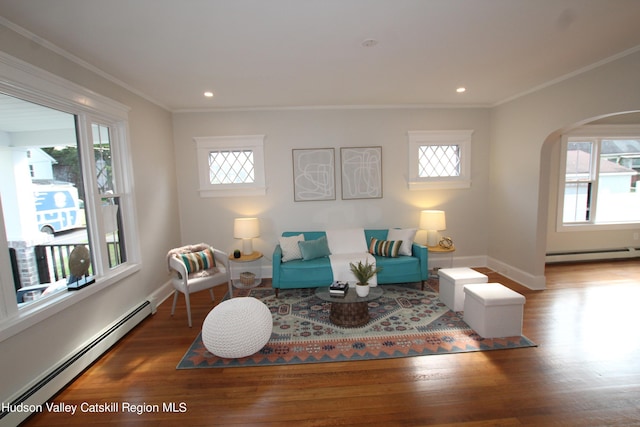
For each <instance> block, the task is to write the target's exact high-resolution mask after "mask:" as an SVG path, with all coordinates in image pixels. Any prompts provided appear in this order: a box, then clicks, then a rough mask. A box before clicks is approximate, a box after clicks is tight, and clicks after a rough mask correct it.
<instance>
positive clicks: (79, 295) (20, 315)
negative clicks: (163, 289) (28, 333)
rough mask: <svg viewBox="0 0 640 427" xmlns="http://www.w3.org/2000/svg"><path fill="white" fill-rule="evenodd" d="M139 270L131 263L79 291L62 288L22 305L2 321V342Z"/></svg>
mask: <svg viewBox="0 0 640 427" xmlns="http://www.w3.org/2000/svg"><path fill="white" fill-rule="evenodd" d="M139 270H140V265H139V264H134V265H129V266H126V267H124V268H122V269H121V270H119V271H118V272H117V273H115V274H112V275H110V276H108V277H103V278H101V279H97V280H96V282H95V283H94V284H92V285H89V286H87V287H86V288H83V289H80V290H77V291H66V290H62V291H59V292H56V293H54V294H52V295H51V296H49V297H46V298H42V299H41V300H38V301H34V302H32V303H30V304H28V305H26V306H23V307H21V308H20V309H19V310H18V311H17V312H16V313H15V314H14V315H12V316H9V317H7V318H5V319H4V320H3V321H2V322H1V323H0V342H2V341H4V340H6V339H8V338H11V337H12V336H14V335H17V334H19V333H20V332H22V331H24V330H26V329H28V328H30V327H32V326H34V325H36V324H38V323H40V322H42V321H44V320H46V319H48V318H50V317H51V316H54V315H55V314H57V313H60V312H61V311H64V310H66V309H67V308H69V307H71V306H73V305H75V304H78V303H80V302H82V301H84V300H85V299H87V298H89V297H90V296H92V295H94V294H97V293H98V292H100V291H102V290H104V289H106V288H108V287H109V286H111V285H113V284H115V283H118V282H120V281H121V280H123V279H124V278H126V277H128V276H130V275H132V274H134V273H135V272H137V271H139Z"/></svg>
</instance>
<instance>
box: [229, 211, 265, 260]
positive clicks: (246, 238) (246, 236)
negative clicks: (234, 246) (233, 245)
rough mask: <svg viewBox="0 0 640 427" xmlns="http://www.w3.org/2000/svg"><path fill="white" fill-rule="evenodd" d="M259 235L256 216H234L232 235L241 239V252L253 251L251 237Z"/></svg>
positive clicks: (248, 252) (249, 252)
mask: <svg viewBox="0 0 640 427" xmlns="http://www.w3.org/2000/svg"><path fill="white" fill-rule="evenodd" d="M258 236H260V223H259V221H258V218H236V219H235V220H234V222H233V237H235V238H236V239H242V254H243V255H251V254H252V253H253V241H252V240H251V239H253V238H254V237H258Z"/></svg>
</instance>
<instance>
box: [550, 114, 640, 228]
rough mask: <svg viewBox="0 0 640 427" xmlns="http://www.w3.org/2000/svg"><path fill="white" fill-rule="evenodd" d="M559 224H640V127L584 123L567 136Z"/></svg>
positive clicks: (561, 181) (561, 163) (578, 225)
mask: <svg viewBox="0 0 640 427" xmlns="http://www.w3.org/2000/svg"><path fill="white" fill-rule="evenodd" d="M560 165H561V170H560V180H559V182H560V189H559V191H558V194H559V200H558V229H559V230H564V231H567V230H584V229H587V228H594V227H597V228H600V229H614V228H625V227H628V226H629V224H638V223H640V184H638V181H639V180H640V175H639V173H640V128H638V127H628V126H622V127H620V126H585V127H584V128H582V129H580V130H578V131H575V132H573V133H570V134H567V135H564V136H563V138H562V157H561V162H560Z"/></svg>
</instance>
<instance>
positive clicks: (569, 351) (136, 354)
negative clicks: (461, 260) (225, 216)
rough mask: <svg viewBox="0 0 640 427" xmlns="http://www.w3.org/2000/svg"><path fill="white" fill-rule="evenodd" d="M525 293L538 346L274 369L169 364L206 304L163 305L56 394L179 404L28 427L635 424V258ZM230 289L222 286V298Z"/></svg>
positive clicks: (639, 366)
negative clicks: (189, 312) (189, 314)
mask: <svg viewBox="0 0 640 427" xmlns="http://www.w3.org/2000/svg"><path fill="white" fill-rule="evenodd" d="M480 270H481V271H483V272H486V273H488V274H489V281H490V282H492V281H495V282H501V283H503V284H505V285H507V286H509V287H511V288H512V289H514V290H516V291H518V292H520V293H522V294H524V295H525V296H526V298H527V302H526V304H525V308H524V326H523V333H524V335H526V336H527V337H528V338H530V339H531V340H533V341H535V342H536V343H537V344H538V345H539V346H538V347H536V348H526V349H513V350H499V351H491V352H477V353H464V354H452V355H438V356H424V357H411V358H403V359H387V360H379V361H366V362H340V363H325V364H311V365H289V366H274V367H246V368H224V369H201V370H176V369H175V367H176V365H177V363H178V361H179V360H180V358H181V357H182V355H183V354H184V353H185V351H186V350H187V348H188V347H189V345H190V344H191V342H192V341H193V339H194V338H195V337H196V335H197V334H198V332H199V330H200V325H201V324H202V321H203V320H204V318H205V316H206V315H207V313H208V312H209V310H210V309H211V308H212V306H213V303H211V301H210V299H209V298H208V293H207V292H201V293H200V294H196V295H194V296H193V299H192V309H193V324H194V327H193V328H189V327H188V326H187V321H186V313H185V307H184V300H181V302H180V303H179V304H178V308H177V310H176V315H175V317H173V318H172V317H171V316H170V309H171V307H170V302H165V303H164V304H162V305H161V306H160V307H159V308H158V312H157V313H156V314H155V315H154V316H152V317H150V318H148V319H147V320H145V321H144V322H143V323H142V324H141V325H140V326H138V327H137V328H136V329H134V330H133V331H132V332H131V333H130V334H129V335H127V336H126V337H125V338H124V339H123V340H121V341H120V342H119V343H118V344H117V345H116V346H115V347H114V348H113V349H112V350H111V351H109V352H108V353H107V354H105V355H104V356H103V357H102V358H101V359H100V360H99V361H97V362H96V363H95V364H94V365H93V366H92V367H90V368H89V369H87V370H86V372H84V373H83V374H82V375H81V376H80V377H79V378H77V379H76V380H75V381H74V382H72V383H71V384H69V386H68V387H67V388H66V389H65V390H63V391H62V392H60V393H59V394H58V395H57V396H56V397H55V398H54V399H53V400H54V401H56V402H67V403H72V404H78V405H79V404H81V403H83V402H87V403H89V404H93V403H108V402H119V403H122V402H131V403H136V404H140V403H144V402H146V403H147V404H150V405H155V404H157V405H159V406H160V407H162V405H163V403H164V404H166V403H168V402H175V403H176V404H177V405H179V404H180V403H184V406H183V408H184V409H186V411H185V412H177V413H171V412H163V411H159V412H151V413H143V414H142V415H138V414H135V413H124V412H122V411H119V412H117V413H103V414H96V413H82V412H80V413H76V414H75V415H73V416H71V415H66V414H54V413H46V412H45V413H42V414H37V415H35V416H32V417H31V418H29V419H28V420H27V421H26V422H25V423H24V425H25V426H63V425H66V426H73V425H89V426H101V425H145V426H175V425H185V426H186V425H188V426H198V425H202V426H205V425H215V426H251V425H255V426H283V425H296V426H323V425H351V426H358V425H363V426H364V425H368V426H371V425H376V426H377V425H386V426H396V425H397V426H407V425H411V426H419V425H442V426H444V425H463V426H466V427H468V426H473V427H475V426H489V425H491V426H520V425H535V426H553V425H557V426H598V425H606V426H617V425H619V426H629V425H640V362H639V361H640V329H639V328H638V324H639V323H638V320H637V311H638V301H640V262H638V261H637V260H632V261H619V262H600V263H589V264H565V265H550V266H548V267H547V271H546V277H547V290H545V291H532V290H528V289H526V288H524V287H522V286H520V285H518V284H516V283H513V282H511V281H510V280H508V279H506V278H504V277H501V276H499V275H497V274H496V273H493V272H490V271H488V270H486V269H480ZM224 291H225V287H218V288H216V291H215V293H216V301H219V300H220V299H221V297H222V295H223V293H224Z"/></svg>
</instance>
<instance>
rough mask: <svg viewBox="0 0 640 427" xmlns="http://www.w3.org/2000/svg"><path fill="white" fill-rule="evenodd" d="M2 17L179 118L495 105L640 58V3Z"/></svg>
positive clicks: (68, 9)
mask: <svg viewBox="0 0 640 427" xmlns="http://www.w3.org/2000/svg"><path fill="white" fill-rule="evenodd" d="M0 15H1V16H2V20H0V23H5V24H6V25H9V26H11V27H12V28H14V29H16V30H18V31H20V32H21V33H23V34H25V35H27V36H29V37H31V38H32V40H34V41H35V42H40V43H44V44H45V45H46V44H47V43H52V44H53V45H54V46H55V49H56V50H57V51H63V52H65V54H68V55H67V56H68V57H70V58H74V60H77V61H79V62H80V63H82V64H85V65H88V66H90V67H95V68H97V69H99V70H101V72H103V73H106V75H107V76H108V77H109V78H110V79H112V80H114V81H117V82H119V83H120V84H123V85H124V86H125V87H127V88H129V89H131V90H133V91H134V92H136V93H138V94H141V95H142V96H144V97H146V98H147V99H149V100H151V101H153V102H155V103H157V104H158V105H160V106H162V107H164V108H166V109H168V110H171V111H195V110H216V109H234V108H274V107H275V108H280V107H301V106H305V107H311V106H315V107H322V106H374V107H375V106H408V105H417V106H423V105H454V106H456V105H458V106H469V105H471V106H473V105H478V106H492V105H497V104H500V103H502V102H505V101H507V100H510V99H513V98H515V97H518V96H520V95H522V94H524V93H528V92H530V91H532V90H535V89H537V88H540V87H544V86H545V85H548V84H550V83H552V82H555V81H558V80H559V79H562V78H564V77H566V76H568V75H573V74H575V73H577V72H580V71H582V70H585V69H588V68H589V67H591V66H593V64H598V63H602V62H605V61H607V60H609V59H611V58H614V57H617V56H621V55H624V54H628V53H629V52H633V51H637V50H638V49H640V25H639V24H638V22H639V21H640V1H638V0H269V1H265V0H189V1H176V0H135V1H131V0H109V1H104V0H56V1H51V0H28V1H25V0H0ZM7 21H8V22H7ZM42 39H44V40H46V42H42ZM366 40H375V41H376V42H377V43H372V44H373V46H369V47H367V46H364V45H366V44H367V43H363V42H365V41H366ZM363 44H364V45H363ZM460 86H464V87H466V88H467V90H466V92H464V93H461V94H460V93H457V92H456V88H458V87H460ZM206 90H210V91H212V92H213V93H214V97H213V98H205V97H204V96H203V92H205V91H206Z"/></svg>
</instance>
